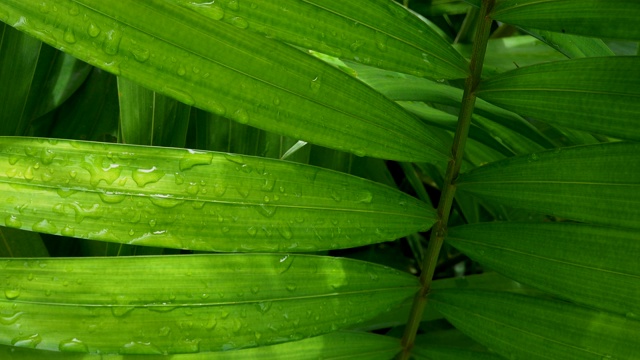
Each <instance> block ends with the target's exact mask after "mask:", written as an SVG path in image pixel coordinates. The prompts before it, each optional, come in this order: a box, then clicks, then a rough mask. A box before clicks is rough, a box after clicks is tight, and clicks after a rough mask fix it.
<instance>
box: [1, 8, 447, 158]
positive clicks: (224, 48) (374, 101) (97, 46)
mask: <svg viewBox="0 0 640 360" xmlns="http://www.w3.org/2000/svg"><path fill="white" fill-rule="evenodd" d="M54 8H55V11H54ZM0 20H2V21H4V22H6V23H8V24H10V25H12V26H14V27H16V28H17V29H19V30H21V31H25V32H27V33H29V34H30V35H32V36H35V37H36V38H38V39H39V40H42V41H44V42H46V43H48V44H50V45H52V46H54V47H56V48H58V49H64V51H65V52H68V53H69V54H71V55H73V56H76V57H78V58H80V59H82V60H84V61H87V62H89V63H90V64H92V65H95V66H97V67H100V68H102V69H104V70H106V71H109V72H111V73H113V74H116V75H121V76H123V77H126V78H129V79H131V80H133V81H135V82H137V83H139V84H141V85H143V86H145V87H147V88H149V89H150V90H154V91H157V92H159V93H161V94H164V95H167V96H170V97H173V98H175V99H177V100H179V101H182V102H184V103H185V104H187V105H195V106H196V107H199V108H201V109H204V110H207V111H210V112H213V113H216V114H219V115H224V116H226V117H228V118H230V119H233V120H235V121H237V122H240V123H243V124H249V125H251V126H255V127H258V128H261V129H264V130H268V131H272V132H276V133H279V134H282V135H286V136H290V137H293V138H296V139H302V140H306V141H310V142H313V143H316V144H319V145H323V146H327V147H332V148H335V149H339V150H345V151H349V152H352V153H354V154H356V155H359V156H364V155H369V156H373V157H381V158H387V159H395V160H406V161H427V162H432V161H438V160H446V159H447V158H448V155H447V151H446V149H447V148H448V144H443V143H441V142H439V141H438V139H437V138H433V137H432V136H431V135H430V134H429V133H428V131H427V130H426V129H425V128H424V127H423V126H422V124H421V123H420V122H419V121H418V120H417V119H415V118H413V117H412V116H410V115H409V114H407V113H406V112H404V111H403V110H402V109H401V108H400V107H399V106H397V105H396V104H394V103H393V102H391V101H389V100H388V99H386V98H385V97H384V96H382V95H381V94H379V93H377V92H375V91H372V90H371V89H370V88H368V87H366V86H364V85H363V84H361V83H359V82H358V81H356V80H354V79H353V78H351V77H349V76H348V75H346V74H344V73H342V72H340V71H339V70H336V69H334V68H333V67H331V66H329V65H327V64H324V63H322V62H320V61H319V60H317V59H314V58H313V57H311V56H308V55H306V54H303V53H302V52H300V51H298V50H297V49H295V48H292V47H291V46H288V45H285V44H282V43H279V42H277V41H274V40H271V39H268V38H265V37H263V36H261V35H258V34H254V33H251V32H247V31H244V30H243V29H241V28H238V27H236V26H233V25H230V24H226V23H224V22H218V21H212V20H211V19H208V18H206V17H203V16H201V15H199V14H198V13H196V12H193V11H191V10H189V9H186V8H184V7H182V6H180V5H178V4H176V3H173V2H168V1H162V0H154V1H147V2H139V1H134V0H127V1H121V2H118V3H117V4H115V3H113V4H112V3H108V4H107V3H105V2H104V1H101V0H82V1H71V0H64V1H59V2H57V3H55V4H53V3H51V2H44V3H43V2H41V1H35V0H29V1H23V0H12V1H8V2H3V3H2V4H0ZM265 68H269V69H270V70H269V71H264V69H265ZM301 123H304V124H305V126H299V124H301Z"/></svg>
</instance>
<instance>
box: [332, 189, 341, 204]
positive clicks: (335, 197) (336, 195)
mask: <svg viewBox="0 0 640 360" xmlns="http://www.w3.org/2000/svg"><path fill="white" fill-rule="evenodd" d="M331 198H332V199H333V200H335V201H336V202H340V201H341V200H342V197H341V196H340V194H338V192H336V191H335V190H333V189H332V190H331Z"/></svg>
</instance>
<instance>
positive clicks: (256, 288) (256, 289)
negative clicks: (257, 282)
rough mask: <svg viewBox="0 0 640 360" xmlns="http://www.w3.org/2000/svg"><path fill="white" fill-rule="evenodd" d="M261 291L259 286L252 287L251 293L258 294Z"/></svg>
mask: <svg viewBox="0 0 640 360" xmlns="http://www.w3.org/2000/svg"><path fill="white" fill-rule="evenodd" d="M259 291H260V288H259V287H257V286H252V287H251V293H252V294H257V293H258V292H259Z"/></svg>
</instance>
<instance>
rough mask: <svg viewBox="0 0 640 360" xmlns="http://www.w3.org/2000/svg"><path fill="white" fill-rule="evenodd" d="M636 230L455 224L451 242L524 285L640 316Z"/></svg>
mask: <svg viewBox="0 0 640 360" xmlns="http://www.w3.org/2000/svg"><path fill="white" fill-rule="evenodd" d="M636 234H637V230H627V229H616V228H610V227H598V226H590V225H585V224H571V223H545V224H531V223H511V222H506V223H485V224H477V225H467V226H460V227H453V228H450V229H449V232H448V235H447V242H449V243H450V244H451V245H453V246H455V247H456V248H457V249H458V250H460V251H462V252H464V253H465V254H467V255H468V256H469V257H471V258H472V259H474V260H476V261H478V262H480V263H482V264H483V265H486V266H487V267H490V268H491V269H494V270H496V271H499V272H501V273H502V274H505V275H508V276H509V277H511V278H513V279H515V280H517V281H519V282H522V283H524V284H527V285H531V286H535V287H537V288H539V289H542V290H544V291H546V292H550V293H552V294H554V295H556V296H558V297H561V298H565V299H569V300H572V301H574V302H577V303H582V304H584V305H589V306H592V307H595V308H600V309H605V310H608V311H611V312H615V313H618V314H620V315H628V316H629V317H631V318H633V317H638V318H639V319H640V304H638V299H639V298H640V286H639V284H640V263H639V262H638V254H640V243H639V242H638V241H635V239H634V238H635V237H636ZM612 294H615V295H612Z"/></svg>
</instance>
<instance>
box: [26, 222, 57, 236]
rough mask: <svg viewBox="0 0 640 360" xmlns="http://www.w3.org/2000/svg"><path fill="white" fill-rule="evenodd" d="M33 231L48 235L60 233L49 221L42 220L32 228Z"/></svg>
mask: <svg viewBox="0 0 640 360" xmlns="http://www.w3.org/2000/svg"><path fill="white" fill-rule="evenodd" d="M31 229H32V230H33V231H36V232H41V233H47V234H55V233H57V232H58V228H57V227H56V226H55V225H54V224H52V223H50V222H49V220H47V219H42V220H40V221H38V222H37V223H35V224H33V226H32V227H31Z"/></svg>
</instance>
